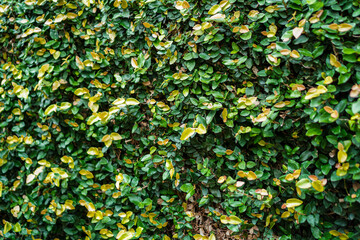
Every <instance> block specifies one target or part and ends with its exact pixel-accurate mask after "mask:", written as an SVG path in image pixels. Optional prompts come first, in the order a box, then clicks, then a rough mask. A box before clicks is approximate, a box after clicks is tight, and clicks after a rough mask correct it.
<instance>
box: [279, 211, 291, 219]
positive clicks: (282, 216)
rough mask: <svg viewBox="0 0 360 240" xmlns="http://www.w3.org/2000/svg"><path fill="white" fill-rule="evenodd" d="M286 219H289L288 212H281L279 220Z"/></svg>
mask: <svg viewBox="0 0 360 240" xmlns="http://www.w3.org/2000/svg"><path fill="white" fill-rule="evenodd" d="M288 217H290V212H289V211H286V212H283V213H282V214H281V218H288Z"/></svg>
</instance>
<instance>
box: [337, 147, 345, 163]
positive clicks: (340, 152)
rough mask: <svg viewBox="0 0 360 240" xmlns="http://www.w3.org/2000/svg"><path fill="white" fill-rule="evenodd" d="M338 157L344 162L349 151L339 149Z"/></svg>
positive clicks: (340, 161)
mask: <svg viewBox="0 0 360 240" xmlns="http://www.w3.org/2000/svg"><path fill="white" fill-rule="evenodd" d="M337 158H338V161H339V163H344V162H346V159H347V153H346V152H345V151H344V150H339V151H338V153H337Z"/></svg>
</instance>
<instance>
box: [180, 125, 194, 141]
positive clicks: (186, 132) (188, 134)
mask: <svg viewBox="0 0 360 240" xmlns="http://www.w3.org/2000/svg"><path fill="white" fill-rule="evenodd" d="M194 134H195V130H194V128H185V129H184V131H183V132H182V134H181V137H180V140H187V139H188V138H189V137H191V136H192V135H194Z"/></svg>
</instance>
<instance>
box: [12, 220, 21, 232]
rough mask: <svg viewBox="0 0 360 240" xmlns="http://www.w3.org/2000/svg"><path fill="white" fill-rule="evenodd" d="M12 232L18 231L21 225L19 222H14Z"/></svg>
mask: <svg viewBox="0 0 360 240" xmlns="http://www.w3.org/2000/svg"><path fill="white" fill-rule="evenodd" d="M13 231H14V232H20V231H21V225H20V223H18V222H17V223H16V224H15V225H14V230H13Z"/></svg>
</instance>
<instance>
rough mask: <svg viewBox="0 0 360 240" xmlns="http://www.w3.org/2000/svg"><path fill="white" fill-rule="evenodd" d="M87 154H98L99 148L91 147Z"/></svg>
mask: <svg viewBox="0 0 360 240" xmlns="http://www.w3.org/2000/svg"><path fill="white" fill-rule="evenodd" d="M87 154H89V155H98V154H99V150H98V149H97V148H95V147H91V148H89V150H88V151H87Z"/></svg>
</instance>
